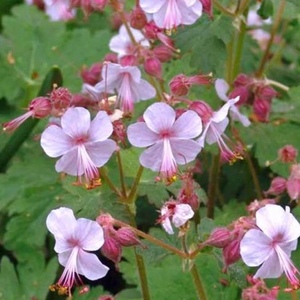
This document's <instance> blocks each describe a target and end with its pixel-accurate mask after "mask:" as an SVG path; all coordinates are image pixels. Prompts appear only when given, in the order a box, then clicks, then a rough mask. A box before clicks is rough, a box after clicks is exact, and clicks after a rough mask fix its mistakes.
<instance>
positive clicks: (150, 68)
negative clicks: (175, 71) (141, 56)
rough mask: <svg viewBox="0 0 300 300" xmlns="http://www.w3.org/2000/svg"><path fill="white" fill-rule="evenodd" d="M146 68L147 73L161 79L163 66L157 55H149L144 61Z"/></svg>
mask: <svg viewBox="0 0 300 300" xmlns="http://www.w3.org/2000/svg"><path fill="white" fill-rule="evenodd" d="M144 70H145V72H146V73H148V74H150V75H152V76H155V77H156V78H158V79H161V75H162V67H161V62H160V61H159V59H158V58H156V57H149V58H147V59H146V60H145V62H144Z"/></svg>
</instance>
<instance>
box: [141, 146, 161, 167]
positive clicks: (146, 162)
mask: <svg viewBox="0 0 300 300" xmlns="http://www.w3.org/2000/svg"><path fill="white" fill-rule="evenodd" d="M162 158H163V142H162V141H159V142H157V143H156V144H154V145H153V146H150V147H149V148H148V149H146V150H145V151H144V152H143V153H142V154H141V156H140V164H141V165H142V166H143V167H145V168H149V169H151V170H152V171H160V167H161V164H162Z"/></svg>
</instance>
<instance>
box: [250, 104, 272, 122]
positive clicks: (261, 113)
mask: <svg viewBox="0 0 300 300" xmlns="http://www.w3.org/2000/svg"><path fill="white" fill-rule="evenodd" d="M253 111H254V113H255V115H256V117H257V119H258V121H260V122H267V121H268V120H269V114H270V111H271V103H270V102H269V101H267V100H263V99H255V100H254V102H253Z"/></svg>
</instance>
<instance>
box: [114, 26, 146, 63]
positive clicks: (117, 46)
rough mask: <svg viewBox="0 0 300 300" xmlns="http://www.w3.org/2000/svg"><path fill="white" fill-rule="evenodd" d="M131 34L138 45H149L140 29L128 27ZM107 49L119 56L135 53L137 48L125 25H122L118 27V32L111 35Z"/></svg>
mask: <svg viewBox="0 0 300 300" xmlns="http://www.w3.org/2000/svg"><path fill="white" fill-rule="evenodd" d="M129 29H130V31H131V33H132V36H133V38H134V40H135V42H136V43H138V45H141V46H143V47H150V43H149V41H148V40H147V39H146V38H145V36H144V35H143V34H142V33H141V31H140V30H137V29H134V28H130V27H129ZM109 49H110V50H111V51H113V52H116V53H118V56H119V58H120V57H122V56H125V55H130V54H135V52H136V50H137V45H134V44H133V42H132V40H131V38H130V36H129V34H128V32H127V30H126V27H125V25H122V26H121V27H120V29H119V34H118V35H116V36H114V37H112V39H111V40H110V42H109Z"/></svg>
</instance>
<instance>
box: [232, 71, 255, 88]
mask: <svg viewBox="0 0 300 300" xmlns="http://www.w3.org/2000/svg"><path fill="white" fill-rule="evenodd" d="M233 84H234V86H235V87H239V86H249V85H251V84H253V79H252V78H251V77H249V76H248V75H246V74H243V73H241V74H239V75H238V76H237V77H236V78H235V79H234V82H233Z"/></svg>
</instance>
